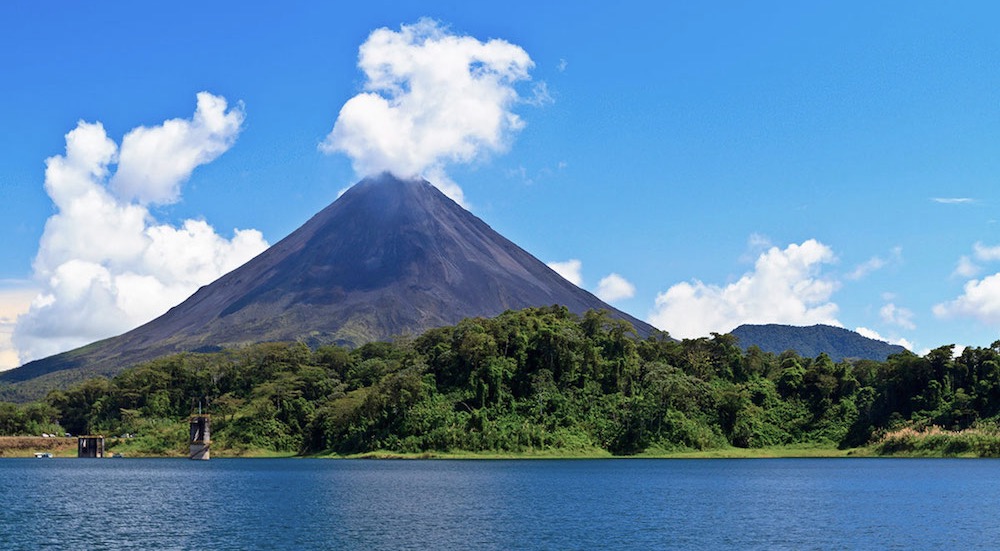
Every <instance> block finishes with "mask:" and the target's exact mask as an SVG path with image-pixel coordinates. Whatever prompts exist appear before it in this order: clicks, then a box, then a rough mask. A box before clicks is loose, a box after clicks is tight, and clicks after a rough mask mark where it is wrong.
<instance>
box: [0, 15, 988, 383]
mask: <svg viewBox="0 0 1000 551" xmlns="http://www.w3.org/2000/svg"><path fill="white" fill-rule="evenodd" d="M422 17H428V18H432V19H435V20H437V21H439V22H440V23H441V24H442V25H443V26H447V28H448V30H449V32H450V33H453V34H456V35H459V36H464V35H468V36H471V37H474V38H476V39H478V40H481V41H486V40H488V39H493V38H496V39H502V40H505V41H507V42H509V43H511V44H513V45H516V46H519V47H520V48H522V49H523V50H524V51H525V52H526V53H527V55H529V56H530V58H531V60H532V62H533V67H532V68H531V69H530V80H521V81H519V82H517V83H516V89H517V90H518V92H519V94H520V95H521V97H522V98H524V99H526V100H527V99H530V98H531V97H535V96H532V94H533V92H532V90H533V89H535V90H537V86H538V85H539V84H540V83H544V86H545V89H546V90H547V93H548V96H549V99H548V100H547V101H520V102H517V103H515V104H514V105H512V106H511V110H512V111H513V112H514V113H516V114H517V115H518V116H519V117H520V119H521V120H522V121H523V123H524V126H523V128H521V129H520V130H515V131H511V132H510V133H509V135H508V138H509V139H508V147H507V149H506V151H505V152H495V153H492V154H490V155H487V156H485V157H480V158H478V159H477V160H476V161H475V162H473V163H470V164H464V165H462V164H454V165H450V166H448V167H447V174H448V176H449V177H450V179H451V180H452V181H454V182H455V183H456V184H457V185H458V186H460V187H461V189H462V190H463V192H464V196H465V202H466V204H467V205H469V207H470V208H471V210H472V211H473V212H474V213H475V214H477V215H478V216H479V217H481V218H482V219H484V220H485V221H486V222H487V223H489V224H490V225H491V226H492V227H493V228H494V229H496V230H498V231H499V232H500V233H502V234H504V235H505V236H507V237H508V238H510V239H511V240H513V241H514V242H516V243H518V244H519V245H521V246H522V247H523V248H525V249H526V250H528V251H529V252H531V253H533V254H534V255H535V256H537V257H538V258H540V259H541V260H543V261H546V262H566V261H569V260H573V259H575V260H578V261H579V266H580V270H579V275H580V276H581V278H582V282H581V285H582V286H583V287H585V288H587V289H590V290H594V291H596V290H598V286H599V282H600V280H601V279H602V278H604V277H606V276H608V275H609V274H611V273H615V274H618V275H619V276H620V278H622V279H624V280H626V281H627V282H629V283H631V284H632V286H633V287H634V292H633V293H631V296H628V294H629V293H624V294H623V296H622V298H616V299H615V301H614V304H615V305H616V306H618V307H620V308H622V309H624V310H626V311H628V312H630V313H632V314H634V315H636V316H637V317H640V318H644V319H649V320H652V321H654V323H656V324H657V325H659V326H661V328H663V329H666V330H669V331H671V332H672V333H673V334H675V335H677V336H691V335H689V334H686V333H692V332H698V331H702V333H704V332H707V330H719V331H725V330H729V329H731V328H732V327H731V326H728V325H733V326H734V324H738V323H741V322H744V321H752V322H765V321H776V322H782V323H798V324H808V323H812V322H816V321H827V322H831V323H837V324H840V325H843V326H844V327H847V328H849V329H856V328H859V327H860V328H865V329H866V330H869V331H873V332H876V333H878V334H879V335H881V336H883V337H885V338H887V339H893V340H895V339H906V342H907V343H908V344H909V345H910V346H912V347H913V348H914V350H915V351H917V352H920V351H922V350H924V349H927V348H933V347H936V346H939V345H943V344H950V343H957V344H959V345H975V346H988V345H989V344H990V343H991V342H993V341H995V340H997V339H1000V275H997V274H998V273H1000V231H998V229H1000V228H998V225H997V219H998V215H997V207H998V204H1000V186H998V180H1000V63H998V60H1000V34H998V33H997V31H996V25H995V22H996V21H997V20H998V17H1000V7H998V6H997V5H996V4H995V3H992V2H967V3H961V4H957V5H945V4H942V3H939V2H890V3H876V5H872V3H870V2H823V3H803V2H752V3H748V2H731V3H727V2H702V3H690V2H669V3H667V2H650V3H640V2H629V3H624V4H608V3H599V2H558V3H557V2H496V3H489V4H477V3H466V2H379V1H371V2H359V3H350V5H348V4H345V3H332V2H330V3H327V2H324V3H319V2H317V3H300V2H289V3H283V4H281V5H280V6H279V5H278V4H274V3H259V4H255V3H247V2H213V3H202V2H183V1H179V2H169V3H165V4H163V5H159V6H147V5H145V3H136V2H124V1H121V2H119V1H113V2H100V3H82V2H60V3H55V4H39V3H37V2H28V1H14V2H6V3H4V4H3V6H0V124H2V127H3V132H2V133H0V234H2V235H3V236H4V237H3V243H4V246H3V247H2V248H0V350H3V349H7V350H8V355H7V356H6V358H7V362H8V363H10V361H12V360H11V359H10V358H11V356H10V354H9V350H10V349H11V346H12V345H11V344H10V343H11V341H10V334H11V332H12V331H13V327H14V324H15V321H14V318H15V316H16V315H17V313H18V312H20V311H22V310H23V309H24V307H25V301H26V299H25V298H24V297H25V296H27V295H33V294H34V293H36V292H39V291H41V292H43V293H44V292H45V291H46V285H49V283H46V282H45V281H40V279H42V280H44V279H45V278H46V277H50V276H51V274H48V275H39V274H40V272H38V270H37V268H33V266H32V261H33V259H34V258H35V257H36V254H38V251H39V246H40V245H39V244H40V241H41V240H42V235H43V230H44V228H45V224H46V220H48V219H49V218H50V217H51V216H53V215H54V214H55V213H57V211H58V209H57V208H56V207H55V206H54V203H53V199H52V198H50V196H49V195H48V194H47V193H46V190H45V187H44V186H45V182H46V175H45V169H46V164H45V160H46V159H47V158H50V157H53V156H57V155H64V154H65V148H66V137H65V136H66V134H67V133H68V132H70V131H71V130H73V129H74V128H76V126H77V123H78V121H81V120H82V121H85V122H88V123H96V122H100V123H102V125H103V128H104V131H105V132H106V134H107V137H108V138H109V139H110V140H112V141H113V142H114V143H115V144H122V140H123V137H124V136H125V135H126V133H128V132H129V131H130V130H132V129H133V128H136V127H139V126H146V127H154V126H157V125H161V124H163V122H164V121H166V120H168V119H190V118H191V117H192V114H193V113H194V112H195V102H196V97H195V96H196V94H197V93H199V92H202V91H207V92H209V93H211V94H213V95H215V96H218V97H224V98H225V99H226V100H227V101H228V107H229V109H234V108H235V109H236V110H239V111H240V113H242V117H243V118H242V121H241V123H240V130H239V132H238V136H236V137H235V141H232V143H231V144H230V145H229V146H227V149H226V150H225V152H224V153H221V154H219V155H218V156H217V158H214V160H211V161H210V162H204V163H202V164H199V165H198V166H197V167H195V168H194V169H193V172H191V173H190V178H183V179H182V180H183V181H182V182H181V185H180V194H179V196H178V197H177V200H176V202H172V203H171V202H164V203H155V204H149V205H147V207H148V213H147V221H151V222H149V223H150V224H152V225H161V226H164V225H165V226H173V227H180V226H181V225H183V224H184V221H185V220H200V221H204V222H207V223H208V224H210V225H211V226H212V227H214V229H215V230H216V231H217V232H218V233H219V234H220V235H221V236H222V237H223V238H225V239H232V238H233V231H234V229H236V228H239V229H243V230H247V229H256V230H259V231H260V232H261V234H262V238H263V239H264V240H266V241H267V242H268V243H272V244H273V243H275V242H277V241H278V240H280V239H281V238H282V237H284V236H285V235H287V234H288V233H289V232H291V231H292V230H294V229H295V228H296V227H298V226H299V225H301V224H302V223H303V222H304V221H305V220H307V219H308V218H309V217H310V216H311V215H312V214H314V213H315V212H317V211H318V210H320V209H321V208H323V207H324V206H326V205H327V204H328V203H330V202H331V201H333V200H334V199H335V198H336V197H337V194H338V192H339V191H341V190H342V189H344V188H345V187H346V186H348V185H350V184H351V183H353V182H354V181H356V180H357V179H358V175H357V174H356V172H355V171H354V170H353V168H352V164H351V160H350V159H349V158H348V157H347V156H345V155H342V154H337V153H333V154H327V153H324V152H322V151H320V148H319V145H320V144H321V143H323V141H324V139H326V137H327V135H328V134H329V133H330V131H331V129H332V128H333V125H334V122H335V121H336V120H337V116H338V112H339V111H340V109H341V107H342V106H343V105H344V104H345V102H347V101H348V100H350V99H351V98H352V97H353V96H355V95H356V94H358V93H359V92H361V91H362V89H363V87H364V85H365V76H364V74H363V73H362V72H361V71H360V70H359V68H358V48H359V46H361V45H362V43H364V42H365V40H366V39H367V38H368V36H369V35H370V33H372V31H374V30H376V29H378V28H381V27H388V28H389V29H391V30H393V31H400V29H401V27H400V26H401V25H403V24H408V25H409V24H414V23H416V22H417V21H418V20H420V18H422ZM239 102H242V103H239ZM228 113H230V114H232V113H234V111H232V110H231V111H228ZM240 113H237V115H239V114H240ZM123 164H124V162H123ZM77 246H78V247H84V248H85V244H79V243H78V244H77ZM64 260H65V259H64ZM140 275H141V274H140ZM991 277H992V278H993V279H991ZM668 290H670V291H671V292H670V293H668ZM658 297H659V299H658ZM112 298H113V297H112ZM38 319H43V318H38ZM46 331H50V332H51V337H52V339H53V342H60V343H64V342H74V341H72V338H73V337H74V335H68V334H66V333H67V332H70V333H71V332H72V331H73V329H72V327H71V326H69V325H67V326H66V327H61V328H58V329H57V328H46V327H34V328H32V330H31V332H32V337H33V338H34V339H36V341H37V339H39V338H45V337H46ZM76 337H79V338H80V339H83V340H86V338H88V336H87V335H76ZM67 339H68V340H67ZM5 347H6V348H5ZM0 354H2V352H0ZM21 359H22V360H23V359H25V358H24V353H23V352H22V354H21ZM2 360H3V356H0V366H2V363H3V361H2Z"/></svg>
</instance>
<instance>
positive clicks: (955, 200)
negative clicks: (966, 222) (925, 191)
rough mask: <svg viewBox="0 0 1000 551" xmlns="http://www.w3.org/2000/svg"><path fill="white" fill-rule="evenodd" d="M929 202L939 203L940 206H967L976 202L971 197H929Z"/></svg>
mask: <svg viewBox="0 0 1000 551" xmlns="http://www.w3.org/2000/svg"><path fill="white" fill-rule="evenodd" d="M931 201H934V202H935V203H941V204H942V205H967V204H969V203H975V202H976V200H975V199H973V198H971V197H931Z"/></svg>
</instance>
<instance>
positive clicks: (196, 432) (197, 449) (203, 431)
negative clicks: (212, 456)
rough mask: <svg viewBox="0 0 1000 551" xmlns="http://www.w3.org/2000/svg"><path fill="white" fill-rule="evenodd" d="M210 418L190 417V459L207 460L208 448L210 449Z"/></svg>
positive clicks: (201, 416)
mask: <svg viewBox="0 0 1000 551" xmlns="http://www.w3.org/2000/svg"><path fill="white" fill-rule="evenodd" d="M211 425H212V423H211V418H210V417H209V416H208V415H202V414H198V415H193V416H191V453H190V454H189V455H188V457H189V458H191V459H199V460H207V459H209V447H211V443H212V436H211Z"/></svg>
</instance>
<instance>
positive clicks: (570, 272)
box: [547, 258, 583, 287]
mask: <svg viewBox="0 0 1000 551" xmlns="http://www.w3.org/2000/svg"><path fill="white" fill-rule="evenodd" d="M547 265H548V267H549V268H552V269H553V270H554V271H555V272H556V273H557V274H559V275H561V276H563V278H565V279H566V280H567V281H569V282H570V283H572V284H573V285H576V286H577V287H583V275H582V274H581V271H582V270H583V262H580V261H579V260H577V259H575V258H573V259H570V260H567V261H565V262H548V263H547Z"/></svg>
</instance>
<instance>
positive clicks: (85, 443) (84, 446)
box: [76, 434, 104, 458]
mask: <svg viewBox="0 0 1000 551" xmlns="http://www.w3.org/2000/svg"><path fill="white" fill-rule="evenodd" d="M76 456H77V457H99V458H102V457H104V436H102V435H99V434H87V435H84V436H79V437H77V439H76Z"/></svg>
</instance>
